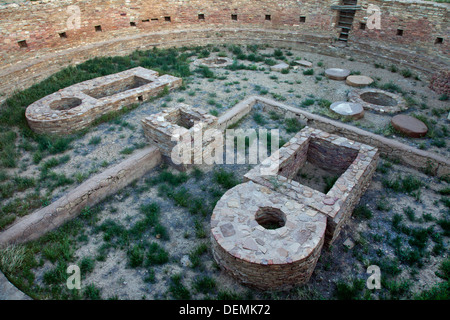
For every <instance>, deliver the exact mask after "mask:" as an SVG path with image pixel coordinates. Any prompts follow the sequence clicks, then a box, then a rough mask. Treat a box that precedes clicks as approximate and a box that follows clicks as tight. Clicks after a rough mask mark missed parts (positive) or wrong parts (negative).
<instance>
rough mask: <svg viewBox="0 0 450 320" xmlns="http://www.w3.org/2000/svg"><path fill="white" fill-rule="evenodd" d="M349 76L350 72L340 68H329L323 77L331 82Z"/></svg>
mask: <svg viewBox="0 0 450 320" xmlns="http://www.w3.org/2000/svg"><path fill="white" fill-rule="evenodd" d="M349 75H350V70H347V69H340V68H331V69H327V70H325V76H327V78H329V79H332V80H345V79H347V77H348V76H349Z"/></svg>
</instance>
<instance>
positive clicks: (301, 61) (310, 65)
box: [295, 60, 313, 68]
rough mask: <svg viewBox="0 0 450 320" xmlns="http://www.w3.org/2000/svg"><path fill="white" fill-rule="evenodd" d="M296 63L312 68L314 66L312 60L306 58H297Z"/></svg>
mask: <svg viewBox="0 0 450 320" xmlns="http://www.w3.org/2000/svg"><path fill="white" fill-rule="evenodd" d="M295 63H296V64H298V65H299V66H302V67H306V68H311V67H312V66H313V64H312V62H309V61H306V60H296V61H295Z"/></svg>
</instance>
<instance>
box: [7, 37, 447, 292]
mask: <svg viewBox="0 0 450 320" xmlns="http://www.w3.org/2000/svg"><path fill="white" fill-rule="evenodd" d="M216 48H217V50H212V51H213V52H212V53H211V56H223V55H226V56H228V57H230V58H235V56H234V54H233V52H232V51H233V50H232V48H231V47H222V46H218V47H216ZM274 51H275V49H274V48H261V49H259V50H258V51H257V54H258V55H266V56H267V57H271V59H273V60H276V58H274V56H273V54H274ZM281 51H282V53H283V56H285V57H286V58H287V60H288V62H291V61H293V60H299V59H305V60H309V61H311V62H313V68H311V69H314V74H313V75H305V74H304V71H305V70H306V69H307V68H302V67H295V68H294V67H291V69H290V70H289V73H286V74H284V73H280V72H273V71H270V69H269V66H268V65H267V64H265V63H264V62H250V61H246V60H242V61H240V60H239V62H240V63H243V64H246V65H254V66H256V70H237V71H231V70H228V69H222V68H217V69H212V68H211V71H213V72H214V75H215V77H214V78H205V77H202V75H201V74H200V73H197V72H196V73H194V75H193V76H191V77H189V78H187V79H184V84H185V90H177V91H174V92H171V93H170V94H169V95H167V96H165V97H162V98H159V99H155V100H153V101H151V102H144V103H142V105H140V106H139V107H138V108H136V109H134V110H132V111H131V112H129V113H128V114H126V115H124V116H122V117H121V118H119V119H116V120H113V121H110V122H107V123H103V124H100V125H98V126H97V127H95V128H93V129H92V130H90V131H88V132H87V133H85V134H84V135H82V136H80V137H79V138H78V139H76V140H75V141H73V142H72V144H71V149H70V150H69V151H66V152H65V153H64V154H59V155H57V156H54V158H56V159H57V164H56V165H48V166H49V167H51V170H52V172H54V173H55V174H57V175H64V176H65V177H67V178H68V179H70V180H71V182H67V183H65V184H62V185H61V186H56V187H51V186H48V187H47V188H41V189H40V190H39V193H40V194H41V195H42V194H47V195H48V201H47V202H46V203H50V202H52V201H54V200H56V199H58V198H60V197H61V196H63V195H64V194H66V193H67V192H69V191H70V190H71V189H73V188H74V187H75V186H76V185H78V184H79V183H81V182H82V181H84V180H85V179H87V178H89V177H91V176H93V175H95V174H97V173H99V172H102V171H103V170H105V169H106V168H108V167H110V166H112V165H114V164H117V163H119V162H121V161H122V160H123V159H125V158H127V157H128V156H129V154H131V153H132V152H133V151H134V150H136V149H139V148H142V147H144V146H146V145H147V141H146V139H145V137H144V134H143V131H142V127H141V124H140V121H141V119H142V118H144V117H145V116H146V115H148V114H152V113H156V112H159V111H160V110H163V109H164V108H167V107H171V106H174V105H176V104H177V103H179V102H183V103H186V104H189V105H191V106H193V107H199V108H203V109H205V110H208V111H210V112H211V113H212V114H215V115H220V114H222V113H223V112H224V111H225V110H227V109H228V108H230V107H232V106H234V105H235V104H236V103H238V102H239V101H241V100H242V99H244V98H245V97H248V96H250V95H255V94H258V95H263V96H266V97H268V98H273V99H275V100H279V101H281V102H283V103H285V104H287V105H289V106H294V107H298V108H302V109H304V110H308V111H311V112H315V113H318V114H321V115H324V116H329V117H332V118H335V119H338V120H339V117H337V116H336V115H333V114H332V113H331V112H330V110H329V109H328V108H327V107H326V103H324V100H328V101H329V102H335V101H345V100H346V97H347V94H348V92H349V91H350V90H353V88H352V87H350V86H348V85H346V84H345V82H344V81H334V80H329V79H327V78H326V77H325V76H324V75H323V72H324V70H325V69H327V68H332V67H337V68H346V69H349V70H351V71H352V73H353V74H362V75H367V76H370V77H372V78H373V79H375V80H376V83H377V86H382V85H383V84H389V83H391V84H395V85H396V86H397V87H399V88H401V92H402V93H399V94H400V95H403V96H404V97H406V98H407V101H408V103H409V105H410V109H409V110H408V111H407V112H405V113H406V114H412V113H414V114H417V115H420V116H422V117H425V118H426V119H427V120H428V121H429V123H428V124H429V126H430V127H432V135H429V136H427V137H426V138H423V139H411V138H406V137H402V136H399V135H398V134H397V133H396V132H395V131H393V130H392V128H391V127H390V126H389V122H390V119H391V117H392V116H391V115H380V114H375V113H372V112H366V113H365V117H364V118H363V119H361V120H358V121H352V122H349V124H351V125H355V126H358V127H360V128H363V129H366V130H369V131H372V132H375V133H378V134H381V135H386V136H388V137H391V138H393V139H396V140H399V141H401V142H403V143H405V144H408V145H412V146H415V147H418V148H420V149H425V150H428V151H432V152H435V153H437V154H440V155H443V156H445V157H448V156H449V154H450V153H449V151H450V148H449V146H448V142H449V139H448V136H447V130H448V129H447V128H448V120H446V119H447V114H448V112H449V111H450V110H449V105H448V101H444V100H440V99H439V98H440V96H439V95H438V94H436V93H434V92H433V91H431V90H430V89H428V88H427V82H426V81H425V80H421V79H420V76H419V75H417V76H414V75H413V76H409V77H404V76H403V75H402V74H401V72H400V70H399V71H397V72H392V71H391V70H390V69H392V68H390V66H388V65H386V66H382V65H368V64H364V63H360V62H357V61H353V59H340V58H333V57H328V56H321V55H317V54H312V53H307V52H299V51H295V50H288V49H283V50H281ZM194 58H195V57H194ZM278 62H279V61H278ZM324 105H325V107H324ZM258 127H263V128H267V129H279V130H280V137H281V144H283V143H284V142H285V141H287V140H288V139H289V138H290V137H292V136H293V135H294V134H295V133H296V132H297V131H299V130H300V129H301V125H300V124H298V123H293V122H289V119H284V115H278V114H273V113H272V114H268V113H265V112H263V111H262V110H261V108H260V106H256V107H255V109H254V110H253V111H252V112H251V113H250V114H249V115H248V116H246V117H245V118H244V119H243V120H242V121H241V122H240V123H239V124H238V126H237V127H236V128H258ZM51 158H52V157H51V156H50V157H48V158H45V159H42V161H41V162H40V163H39V164H37V165H36V164H34V162H33V154H32V153H31V152H27V151H26V150H22V156H21V159H20V165H19V168H17V169H7V170H6V172H7V175H8V176H10V177H12V176H14V175H19V176H21V177H38V176H39V175H41V174H42V172H43V170H42V167H43V166H45V163H46V161H49V160H51ZM250 168H251V166H250V165H222V166H213V167H200V170H192V171H190V172H188V173H187V174H181V173H179V172H177V171H176V170H174V169H172V168H170V167H169V168H166V167H164V166H162V167H160V168H155V169H154V170H152V172H150V173H148V174H147V175H146V176H145V177H144V178H142V179H140V180H139V181H136V182H135V183H133V184H132V185H130V186H128V187H127V188H125V189H123V190H121V191H120V192H119V193H117V194H116V195H114V196H111V197H109V198H108V199H107V200H105V201H103V202H102V203H101V204H100V205H98V206H97V207H96V208H90V209H89V210H87V211H86V212H84V215H83V214H82V215H81V216H80V218H77V219H75V220H76V221H75V222H73V224H74V225H76V226H77V227H76V228H75V227H74V228H72V225H71V226H70V228H72V230H73V232H67V233H64V235H61V234H60V233H55V234H54V236H53V237H52V236H49V237H46V238H45V239H41V242H35V243H32V244H28V245H26V246H25V248H26V250H27V253H26V257H25V259H24V267H22V268H18V269H17V270H16V271H14V272H5V274H6V276H7V277H8V278H9V279H10V280H11V281H12V282H13V283H15V284H16V285H17V286H18V287H19V288H21V289H22V290H24V292H25V293H27V294H29V295H31V296H32V297H34V298H38V299H48V298H53V299H55V298H56V299H69V298H81V297H84V298H91V299H94V298H103V299H174V298H192V299H209V298H218V299H223V298H257V299H264V298H270V299H277V298H280V299H319V298H320V299H335V298H361V299H408V298H413V297H414V296H415V295H416V294H417V293H418V292H420V291H423V290H427V289H430V288H431V287H432V286H434V285H435V284H437V283H439V282H442V281H443V280H442V279H441V278H440V277H439V276H438V275H437V274H439V266H440V264H441V263H442V262H443V261H444V260H445V259H446V258H447V256H448V221H449V218H450V217H449V207H448V205H449V202H448V180H447V181H444V180H440V179H438V178H436V177H431V176H427V175H425V174H424V173H422V172H418V171H415V170H411V169H409V168H406V167H404V166H402V165H399V164H398V163H396V162H395V161H394V160H391V159H382V160H380V164H379V169H378V170H377V172H376V174H375V176H374V178H373V182H372V184H371V185H370V188H369V189H368V190H367V192H366V193H365V194H364V195H363V197H362V198H361V202H360V205H359V206H358V207H357V210H355V213H354V216H353V217H352V219H351V220H350V222H349V223H348V224H347V225H346V226H345V227H344V230H343V231H342V233H341V235H340V237H339V239H338V240H337V241H336V243H335V244H333V246H332V247H331V248H328V249H324V251H323V253H322V255H321V257H320V260H319V262H318V265H317V268H316V270H315V272H314V274H313V276H312V278H311V281H310V283H309V284H308V285H306V286H304V287H301V288H296V289H294V290H292V291H290V292H258V291H253V290H250V289H248V288H246V287H244V286H241V285H240V284H238V283H237V282H236V281H235V280H234V279H232V278H231V277H230V276H229V275H228V274H226V273H225V272H223V271H221V270H220V268H219V267H218V266H217V264H216V263H215V261H214V259H213V258H212V255H211V252H210V249H209V216H210V214H211V211H212V208H214V204H215V202H216V201H217V200H218V199H219V198H220V196H221V194H223V193H224V192H225V191H226V190H227V189H228V188H229V187H230V186H233V185H234V184H236V183H240V182H241V181H242V177H243V175H244V174H245V173H246V172H247V171H248V170H249V169H250ZM333 178H335V177H334V176H333V175H330V174H329V173H327V172H326V171H325V170H322V169H317V168H315V167H313V166H311V165H309V164H307V165H306V166H304V167H303V168H302V169H301V170H300V171H299V173H298V176H297V179H298V180H299V181H301V182H302V183H304V184H306V185H309V186H311V187H313V188H315V189H317V190H324V189H325V188H327V187H329V186H332V185H333V183H334V181H333ZM398 186H400V187H398ZM445 189H446V190H447V193H445V192H444V191H443V190H445ZM30 192H31V191H30V189H27V190H25V191H18V192H16V193H15V194H14V196H13V197H12V198H10V199H8V200H5V202H4V204H7V203H9V202H12V201H14V199H21V198H23V197H26V196H27V195H28V194H29V193H30ZM2 201H3V200H2ZM42 205H45V203H43V204H42ZM145 205H149V206H150V205H154V206H157V207H158V208H159V211H158V212H159V213H158V217H159V218H158V219H159V220H158V221H157V222H156V223H153V224H151V225H150V224H148V225H146V227H145V228H144V230H140V229H139V228H138V226H139V222H140V221H146V222H148V221H147V220H145V219H146V217H147V216H146V214H147V213H146V212H147V211H145V210H146V209H145V208H143V207H145ZM408 208H409V209H408ZM133 228H134V229H133ZM138 229H139V230H138ZM124 230H125V231H124ZM346 240H348V241H347V242H346V244H348V243H352V244H353V246H351V248H348V246H346V245H344V242H345V241H346ZM154 243H156V245H153V244H154ZM39 246H41V248H45V249H43V250H40V249H38V248H37V247H39ZM42 246H43V247H42ZM155 247H157V248H156V249H155ZM58 250H59V251H58ZM152 250H156V254H155V255H152V252H153V251H152ZM55 252H56V253H58V252H59V253H60V252H63V253H67V259H63V260H64V261H61V260H60V259H56V258H55V259H53V258H52V257H53V255H54V254H55ZM156 256H157V258H155V257H156ZM83 260H84V261H83ZM70 264H81V265H84V266H85V267H84V269H83V268H82V270H84V271H85V272H84V273H83V277H82V285H83V290H82V291H80V292H79V293H74V292H71V291H68V290H67V289H66V288H65V282H64V281H61V279H65V278H64V277H63V275H62V274H61V270H62V267H63V266H66V265H70ZM369 265H378V266H380V269H381V272H382V277H383V278H382V279H383V280H382V289H381V290H375V291H374V290H369V289H367V288H366V287H365V281H366V279H367V278H368V274H367V273H366V270H367V267H368V266H369Z"/></svg>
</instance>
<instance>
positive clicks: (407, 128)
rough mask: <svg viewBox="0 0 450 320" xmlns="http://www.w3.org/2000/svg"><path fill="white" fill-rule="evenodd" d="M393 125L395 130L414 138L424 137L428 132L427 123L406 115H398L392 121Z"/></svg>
mask: <svg viewBox="0 0 450 320" xmlns="http://www.w3.org/2000/svg"><path fill="white" fill-rule="evenodd" d="M391 124H392V126H393V127H394V128H395V129H397V130H398V131H400V132H401V133H403V134H405V135H407V136H408V137H412V138H421V137H424V136H425V135H426V134H427V132H428V127H427V126H426V124H425V123H423V122H422V121H420V120H419V119H417V118H414V117H411V116H408V115H406V114H399V115H396V116H395V117H393V118H392V119H391Z"/></svg>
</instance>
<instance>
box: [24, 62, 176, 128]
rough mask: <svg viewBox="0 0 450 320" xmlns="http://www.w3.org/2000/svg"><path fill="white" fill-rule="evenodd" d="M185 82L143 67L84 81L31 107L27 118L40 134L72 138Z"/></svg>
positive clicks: (28, 109) (26, 112) (26, 114)
mask: <svg viewBox="0 0 450 320" xmlns="http://www.w3.org/2000/svg"><path fill="white" fill-rule="evenodd" d="M182 81H183V80H182V79H181V78H177V77H173V76H170V75H163V76H161V77H159V76H158V72H156V71H153V70H148V69H145V68H142V67H137V68H133V69H129V70H126V71H123V72H119V73H116V74H112V75H108V76H105V77H99V78H95V79H92V80H88V81H84V82H80V83H77V84H75V85H72V86H70V87H67V88H64V89H62V90H59V91H58V92H55V93H53V94H50V95H48V96H46V97H44V98H42V99H40V100H38V101H36V102H34V103H32V104H31V105H29V106H28V108H27V109H26V111H25V116H26V119H27V122H28V124H29V126H30V128H31V129H32V130H33V131H35V132H37V133H44V134H59V135H62V134H68V133H73V132H76V131H79V130H82V129H85V128H87V127H88V126H89V125H90V124H91V123H92V122H93V121H94V120H96V119H97V118H99V117H100V116H102V115H104V114H105V113H109V112H114V111H119V110H121V109H122V108H123V107H125V106H128V105H131V104H134V103H136V102H139V101H144V100H147V99H149V98H150V97H154V96H156V95H158V94H159V93H161V92H162V91H163V90H164V88H165V87H167V88H169V90H171V89H174V88H177V87H179V86H181V84H182Z"/></svg>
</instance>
